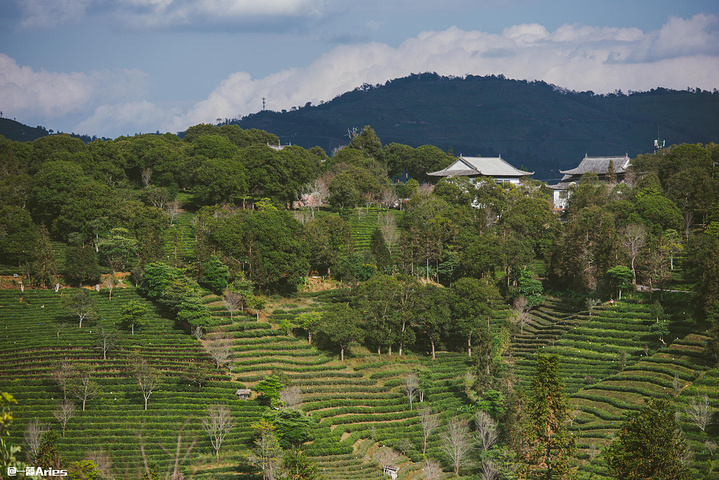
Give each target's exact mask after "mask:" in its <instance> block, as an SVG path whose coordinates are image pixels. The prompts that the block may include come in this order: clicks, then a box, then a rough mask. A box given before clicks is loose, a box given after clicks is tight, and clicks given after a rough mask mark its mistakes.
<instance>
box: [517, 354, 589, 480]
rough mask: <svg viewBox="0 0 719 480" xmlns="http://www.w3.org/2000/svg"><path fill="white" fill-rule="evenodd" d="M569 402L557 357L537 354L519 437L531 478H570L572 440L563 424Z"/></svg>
mask: <svg viewBox="0 0 719 480" xmlns="http://www.w3.org/2000/svg"><path fill="white" fill-rule="evenodd" d="M569 414H570V411H569V401H568V399H567V397H566V395H565V393H564V383H563V382H562V380H561V377H560V375H559V359H558V358H557V356H555V355H552V356H546V355H539V356H538V357H537V363H536V371H535V373H534V376H533V377H532V395H531V397H529V399H528V402H527V416H526V418H527V421H526V423H525V424H524V426H523V429H522V430H523V431H522V436H523V440H524V442H525V445H526V446H527V450H526V452H525V453H524V460H525V465H524V468H525V471H526V472H527V473H528V474H529V475H530V477H531V478H545V479H547V480H549V479H551V478H554V477H559V478H569V475H570V474H571V472H572V467H571V458H572V455H573V454H574V450H575V448H576V447H575V439H574V437H573V436H572V434H571V433H570V432H569V431H568V430H567V427H566V425H565V423H566V421H567V419H568V418H569Z"/></svg>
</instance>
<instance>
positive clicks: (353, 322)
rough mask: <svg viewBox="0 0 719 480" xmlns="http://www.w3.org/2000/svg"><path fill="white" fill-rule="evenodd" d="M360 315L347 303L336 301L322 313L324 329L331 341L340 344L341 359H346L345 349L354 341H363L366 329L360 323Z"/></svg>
mask: <svg viewBox="0 0 719 480" xmlns="http://www.w3.org/2000/svg"><path fill="white" fill-rule="evenodd" d="M359 318H360V315H359V313H358V312H356V311H355V310H354V309H352V308H351V307H350V306H349V305H347V304H346V303H336V304H334V305H332V306H330V308H328V309H327V310H325V312H324V313H323V314H322V327H321V329H322V331H323V332H324V333H325V334H326V335H327V337H328V338H329V340H330V342H332V343H335V344H337V345H339V347H340V360H341V361H343V362H344V360H345V349H347V347H348V346H349V344H350V343H352V342H359V341H362V339H363V338H364V330H363V329H362V327H361V326H360V324H359Z"/></svg>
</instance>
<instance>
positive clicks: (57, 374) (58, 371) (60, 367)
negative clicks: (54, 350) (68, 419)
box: [50, 361, 75, 400]
mask: <svg viewBox="0 0 719 480" xmlns="http://www.w3.org/2000/svg"><path fill="white" fill-rule="evenodd" d="M74 373H75V369H74V367H73V366H72V363H70V362H68V361H65V362H60V363H58V364H55V366H54V367H53V370H52V373H51V374H50V376H51V377H52V379H53V381H55V383H57V384H58V385H60V389H61V390H62V397H63V399H64V400H67V389H68V384H69V382H70V379H71V378H72V376H73V375H74Z"/></svg>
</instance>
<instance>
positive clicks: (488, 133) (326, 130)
mask: <svg viewBox="0 0 719 480" xmlns="http://www.w3.org/2000/svg"><path fill="white" fill-rule="evenodd" d="M717 112H719V94H717V92H713V93H712V92H707V91H700V90H692V91H674V90H667V89H663V88H658V89H656V90H652V91H650V92H635V93H630V94H628V95H627V94H624V93H621V92H617V93H616V94H610V95H595V94H593V93H592V92H573V91H567V90H564V89H561V88H560V87H556V86H553V85H548V84H546V83H544V82H539V81H537V82H527V81H520V80H510V79H506V78H504V77H501V76H500V77H495V76H489V77H476V76H467V77H465V78H448V77H442V76H439V75H437V74H431V73H426V74H421V75H412V76H409V77H406V78H399V79H395V80H390V81H388V82H387V83H385V84H384V85H378V86H369V85H367V86H364V87H361V88H358V89H356V90H355V91H352V92H347V93H345V94H342V95H340V96H338V97H336V98H334V99H333V100H331V101H328V102H326V103H323V104H322V105H316V106H310V105H306V106H304V107H301V108H298V109H293V110H292V111H287V112H286V111H282V112H273V111H262V112H258V113H256V114H252V115H248V116H246V117H244V118H242V119H239V120H229V121H230V123H236V124H238V125H240V126H241V127H243V128H259V129H262V130H266V131H268V132H272V133H274V134H276V135H277V136H278V137H279V138H280V140H281V142H282V143H283V144H288V143H291V144H294V145H300V146H302V147H305V148H309V147H312V146H314V145H319V146H321V147H322V148H323V149H325V151H327V152H331V151H332V150H333V149H334V148H335V147H337V146H340V145H344V144H346V143H347V140H348V139H347V130H348V129H351V128H358V129H361V128H362V127H363V126H364V125H371V126H372V128H373V129H374V130H375V131H376V132H377V135H378V136H379V137H380V138H382V140H383V141H384V142H386V143H393V142H395V143H401V144H407V145H410V146H413V147H418V146H420V145H425V144H429V145H435V146H437V147H439V148H441V149H442V150H444V151H448V150H449V148H450V147H451V148H452V150H453V152H454V154H455V155H459V154H464V155H468V156H478V155H481V156H497V155H501V156H502V158H504V159H506V160H507V161H509V162H510V163H511V164H513V165H514V166H516V167H518V168H519V167H522V166H523V167H525V168H526V169H527V170H528V171H535V172H536V173H535V175H534V178H538V179H540V180H545V179H546V180H558V179H559V178H558V177H561V175H560V174H559V170H560V169H562V170H566V169H569V168H573V167H575V166H576V165H577V164H578V163H579V160H581V158H583V157H584V156H585V154H588V155H590V156H602V155H624V154H625V153H626V154H628V155H629V156H630V157H634V156H636V155H639V154H641V153H646V152H650V151H651V149H652V144H653V141H654V139H656V138H657V134H658V135H659V136H660V137H661V138H662V139H664V140H666V141H667V144H668V145H669V144H679V143H710V142H718V141H719V114H717ZM550 183H551V182H550Z"/></svg>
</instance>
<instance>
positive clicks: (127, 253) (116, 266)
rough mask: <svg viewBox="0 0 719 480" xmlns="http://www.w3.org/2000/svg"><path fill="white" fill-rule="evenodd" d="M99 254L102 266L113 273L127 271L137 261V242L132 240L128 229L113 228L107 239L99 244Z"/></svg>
mask: <svg viewBox="0 0 719 480" xmlns="http://www.w3.org/2000/svg"><path fill="white" fill-rule="evenodd" d="M99 253H100V259H101V261H102V262H103V264H105V265H107V266H109V267H110V268H112V270H113V272H125V271H128V270H130V269H131V268H132V267H133V265H134V264H135V262H136V261H137V256H138V253H139V250H138V245H137V240H135V239H134V238H132V235H131V234H130V231H129V230H128V229H126V228H113V229H112V230H110V236H109V238H107V239H105V240H103V241H102V242H100V245H99Z"/></svg>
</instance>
